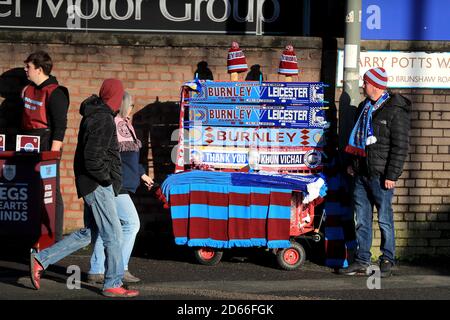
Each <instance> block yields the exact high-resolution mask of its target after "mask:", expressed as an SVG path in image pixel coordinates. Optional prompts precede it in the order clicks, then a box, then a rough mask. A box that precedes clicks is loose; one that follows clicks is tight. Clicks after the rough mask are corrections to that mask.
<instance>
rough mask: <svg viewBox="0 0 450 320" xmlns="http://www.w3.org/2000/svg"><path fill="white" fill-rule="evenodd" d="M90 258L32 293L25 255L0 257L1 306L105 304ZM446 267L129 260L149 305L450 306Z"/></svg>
mask: <svg viewBox="0 0 450 320" xmlns="http://www.w3.org/2000/svg"><path fill="white" fill-rule="evenodd" d="M162 252H163V253H162ZM89 258H90V250H89V249H84V250H80V251H79V252H78V253H76V254H73V255H71V256H69V257H66V258H65V259H63V260H61V261H60V262H58V263H57V264H55V265H52V266H50V267H49V268H48V269H47V270H46V272H45V274H44V276H43V278H42V281H41V289H40V290H38V291H37V290H34V289H33V288H32V286H31V283H30V280H29V269H28V268H29V267H28V255H27V254H26V255H25V254H21V255H14V256H6V257H5V256H3V257H1V256H0V300H53V301H63V300H108V298H105V297H103V296H101V295H100V294H99V293H100V290H101V286H100V285H91V284H88V283H87V282H86V276H87V275H86V272H87V270H88V268H89ZM449 265H450V264H449V261H448V260H446V259H443V260H442V259H429V258H428V259H424V260H415V261H412V262H408V263H406V262H400V263H399V264H398V265H397V266H396V267H395V268H394V270H393V275H392V276H391V277H390V278H383V279H380V278H374V277H372V278H368V277H366V276H344V275H338V274H336V273H335V270H333V269H331V268H328V267H326V266H323V265H321V264H320V263H317V262H314V261H311V260H307V261H306V263H305V264H304V265H303V266H302V267H301V268H299V269H298V270H295V271H284V270H281V269H279V268H278V266H277V265H276V262H275V258H274V255H273V254H272V253H270V252H268V251H264V250H263V249H253V250H250V249H246V250H229V251H227V252H225V254H224V257H223V259H222V261H221V262H220V263H219V264H218V265H216V266H203V265H200V264H198V263H197V262H196V261H195V260H194V258H193V254H192V251H191V250H189V248H185V247H173V248H172V249H171V250H161V251H160V252H159V253H158V252H156V253H154V254H153V255H148V254H144V255H142V256H134V257H132V259H131V261H130V271H131V272H132V273H133V274H134V275H136V276H138V277H140V278H141V279H142V281H141V282H140V283H138V284H135V285H130V288H133V289H138V290H140V293H141V295H140V296H139V297H138V298H135V300H148V301H157V300H160V301H162V300H172V301H173V300H178V301H185V300H211V301H212V300H217V301H230V300H248V301H263V300H264V301H280V300H286V301H287V300H291V301H330V300H366V301H368V300H370V301H372V300H405V299H406V300H449V299H450V268H449ZM74 270H75V271H74ZM77 270H79V271H80V273H79V275H80V277H79V279H80V283H79V289H78V288H76V287H77V285H76V284H77V283H76V282H75V280H77V278H76V276H77V273H76V271H77ZM72 287H75V288H74V289H70V288H72Z"/></svg>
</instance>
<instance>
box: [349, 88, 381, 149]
mask: <svg viewBox="0 0 450 320" xmlns="http://www.w3.org/2000/svg"><path fill="white" fill-rule="evenodd" d="M387 99H389V93H388V92H387V91H386V92H384V93H383V95H382V96H381V97H380V98H379V99H378V100H377V101H376V102H375V103H372V101H371V100H370V99H367V102H366V104H365V105H364V109H363V110H362V112H361V114H360V115H359V118H358V120H357V121H356V124H355V126H354V127H353V130H352V133H351V134H350V138H349V141H348V145H347V146H346V147H345V152H348V153H351V154H354V155H357V156H360V157H365V156H366V146H368V145H371V144H374V143H376V142H377V138H376V137H375V136H374V135H373V128H372V113H373V112H374V111H375V110H377V109H378V108H380V107H381V106H382V104H383V103H384V102H385V101H386V100H387Z"/></svg>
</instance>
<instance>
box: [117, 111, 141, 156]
mask: <svg viewBox="0 0 450 320" xmlns="http://www.w3.org/2000/svg"><path fill="white" fill-rule="evenodd" d="M114 121H115V122H116V129H117V140H118V141H119V151H120V152H125V151H134V152H137V151H139V149H140V148H141V146H142V143H141V141H140V140H139V139H138V138H137V137H136V133H135V132H134V128H133V126H132V125H131V122H130V119H129V118H126V119H125V118H122V117H120V116H119V115H117V116H116V117H115V118H114Z"/></svg>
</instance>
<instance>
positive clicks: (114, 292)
mask: <svg viewBox="0 0 450 320" xmlns="http://www.w3.org/2000/svg"><path fill="white" fill-rule="evenodd" d="M102 294H103V295H104V296H107V297H112V298H132V297H137V296H138V295H139V291H137V290H127V289H125V288H124V287H117V288H109V289H105V290H103V291H102Z"/></svg>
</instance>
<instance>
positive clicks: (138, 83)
mask: <svg viewBox="0 0 450 320" xmlns="http://www.w3.org/2000/svg"><path fill="white" fill-rule="evenodd" d="M233 40H236V41H238V42H239V43H240V44H241V47H242V49H243V50H244V52H245V54H246V56H247V62H248V64H249V66H250V65H253V64H260V65H261V67H262V72H263V73H264V80H267V81H282V80H283V77H281V76H279V75H278V74H277V67H278V62H279V57H280V54H281V51H282V48H283V47H284V46H285V45H286V44H287V43H292V44H293V45H294V47H295V48H296V52H297V56H298V58H299V65H300V69H301V71H302V72H301V74H300V76H299V77H298V78H297V77H294V81H319V80H320V78H321V77H322V79H327V78H330V79H332V78H333V77H334V75H333V72H334V71H333V68H328V67H327V68H328V69H327V71H326V72H324V70H323V68H322V66H323V64H322V41H321V39H317V38H298V37H296V38H289V37H255V36H208V37H207V38H203V37H199V36H189V35H183V36H180V35H170V36H161V35H128V34H118V35H110V34H101V33H86V34H84V33H73V34H70V33H40V32H38V33H36V32H8V31H0V43H1V45H0V72H4V71H6V70H8V69H10V68H13V67H17V66H22V65H23V60H24V58H25V57H26V56H27V55H28V54H29V53H30V52H32V51H35V50H37V49H43V50H46V51H48V52H49V53H50V55H51V56H52V58H53V60H54V63H55V67H54V71H53V74H54V75H55V76H56V77H57V78H58V80H59V81H60V83H61V84H63V85H65V86H66V87H68V89H69V91H70V98H71V103H70V108H69V115H68V120H69V122H68V129H67V131H66V137H65V140H64V153H63V160H62V162H61V177H62V179H61V185H62V192H63V197H64V202H65V221H64V229H65V231H66V232H69V231H71V230H73V229H76V228H79V227H81V226H82V224H83V221H82V216H83V215H82V201H80V200H78V199H77V196H76V190H75V185H74V177H73V155H74V151H75V147H76V143H77V133H78V125H79V122H80V115H79V113H78V108H79V105H80V103H81V101H82V100H83V99H85V98H86V97H87V96H89V95H90V94H92V93H97V92H98V89H99V87H100V85H101V83H102V80H103V79H105V78H109V77H115V78H119V79H121V80H123V82H124V84H125V87H126V89H127V90H128V91H129V92H130V93H131V94H132V95H133V96H134V98H135V105H136V106H137V108H135V117H134V121H135V124H136V129H137V132H138V135H139V136H140V137H141V139H142V141H143V142H144V148H143V152H142V157H143V158H144V160H147V163H148V171H149V174H150V175H154V176H155V178H156V180H157V181H159V182H162V181H163V179H164V177H165V176H166V175H167V174H168V173H171V172H172V171H173V165H172V163H171V161H170V152H171V150H172V148H173V146H174V145H175V141H172V140H171V134H172V132H173V131H174V130H175V129H176V128H177V125H178V110H179V105H178V104H177V102H178V99H179V88H180V85H181V84H182V83H183V82H184V81H186V80H191V79H192V77H193V74H194V71H195V70H196V67H197V63H198V62H200V61H202V60H205V61H207V62H208V64H209V68H210V69H211V71H212V72H213V75H214V79H215V80H229V76H228V74H227V73H226V54H227V51H228V48H229V46H230V44H231V41H233ZM396 45H397V47H395V46H396ZM402 45H403V46H405V45H404V44H397V43H391V42H386V41H385V42H367V43H366V46H367V49H371V50H373V49H374V48H378V50H388V49H389V48H393V49H395V50H410V49H411V48H409V47H408V48H404V49H402ZM337 46H339V47H341V48H342V47H343V45H342V42H339V43H338V45H337ZM423 46H425V47H426V48H430V50H431V48H432V49H433V50H436V51H439V50H442V46H437V47H436V44H433V45H432V46H430V45H429V46H427V45H426V44H423ZM419 50H420V48H419ZM447 51H448V49H447ZM326 56H327V55H324V57H326ZM321 68H322V70H321ZM334 70H335V69H334ZM330 74H331V76H330ZM244 77H245V74H244V75H242V74H241V75H240V80H243V79H244ZM401 92H402V93H404V94H405V95H407V96H408V97H410V98H411V99H412V100H413V101H414V111H413V114H412V120H413V121H412V130H411V137H412V141H411V142H412V143H411V149H410V150H411V151H410V155H409V157H408V162H407V164H406V169H405V172H404V174H403V175H402V179H401V180H400V181H399V187H398V188H397V190H396V195H395V199H394V201H395V206H394V211H395V223H396V233H397V245H398V253H399V255H401V256H409V255H414V254H450V240H449V234H450V222H449V221H450V219H449V212H450V206H449V203H450V191H448V190H449V188H448V187H450V186H449V179H450V165H449V163H450V161H449V160H450V155H449V145H450V133H449V131H448V130H446V129H448V128H449V127H450V121H449V119H450V92H449V91H448V90H402V91H401ZM339 95H340V90H336V97H337V98H338V97H339ZM134 198H135V199H134V200H135V201H136V203H137V207H138V211H139V214H140V217H141V223H142V228H141V233H140V236H141V237H143V236H145V235H146V234H158V233H160V232H164V230H165V231H166V232H167V230H168V228H170V224H169V223H168V220H169V219H168V214H167V212H166V211H164V210H163V208H162V207H161V205H160V204H159V203H157V202H156V200H154V199H153V198H152V197H151V196H150V195H149V194H148V193H147V192H146V191H145V190H143V189H139V190H138V192H137V194H136V196H135V197H134ZM375 230H376V229H375ZM374 233H375V239H374V244H375V245H374V251H375V252H376V251H377V249H376V247H377V245H378V244H379V242H380V235H379V231H374Z"/></svg>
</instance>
